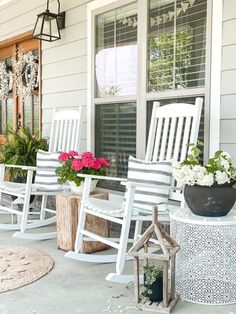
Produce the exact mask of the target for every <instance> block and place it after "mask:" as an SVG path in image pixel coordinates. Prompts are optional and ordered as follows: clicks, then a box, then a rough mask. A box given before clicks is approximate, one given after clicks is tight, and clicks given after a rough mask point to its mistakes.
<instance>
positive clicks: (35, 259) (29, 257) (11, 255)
mask: <svg viewBox="0 0 236 314" xmlns="http://www.w3.org/2000/svg"><path fill="white" fill-rule="evenodd" d="M53 265H54V262H53V260H52V259H51V257H50V256H48V255H47V254H45V253H44V252H42V251H39V250H35V249H31V248H25V247H5V246H0V293H3V292H7V291H10V290H14V289H17V288H20V287H23V286H25V285H28V284H30V283H32V282H34V281H36V280H38V279H39V278H41V277H43V276H45V275H46V274H48V273H49V272H50V270H51V269H52V268H53Z"/></svg>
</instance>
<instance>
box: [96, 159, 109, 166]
mask: <svg viewBox="0 0 236 314" xmlns="http://www.w3.org/2000/svg"><path fill="white" fill-rule="evenodd" d="M98 159H99V161H100V163H101V165H102V166H104V167H106V168H108V167H109V162H108V161H107V160H106V159H105V158H102V157H101V158H98Z"/></svg>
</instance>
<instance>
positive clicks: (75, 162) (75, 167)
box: [71, 158, 83, 171]
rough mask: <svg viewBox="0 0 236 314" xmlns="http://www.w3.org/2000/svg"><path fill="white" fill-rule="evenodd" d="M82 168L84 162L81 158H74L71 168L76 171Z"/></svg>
mask: <svg viewBox="0 0 236 314" xmlns="http://www.w3.org/2000/svg"><path fill="white" fill-rule="evenodd" d="M82 168H83V163H82V160H81V159H79V158H76V159H74V160H72V163H71V169H73V170H75V171H79V170H81V169H82Z"/></svg>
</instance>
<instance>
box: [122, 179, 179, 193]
mask: <svg viewBox="0 0 236 314" xmlns="http://www.w3.org/2000/svg"><path fill="white" fill-rule="evenodd" d="M121 184H122V185H126V186H127V187H136V188H150V189H162V190H169V191H176V190H178V191H181V190H182V189H183V188H181V187H179V186H173V185H161V184H150V183H137V182H128V181H127V182H126V183H123V182H122V183H121Z"/></svg>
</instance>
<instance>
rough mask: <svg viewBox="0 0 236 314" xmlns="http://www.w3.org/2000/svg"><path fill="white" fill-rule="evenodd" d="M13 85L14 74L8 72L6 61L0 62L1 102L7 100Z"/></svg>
mask: <svg viewBox="0 0 236 314" xmlns="http://www.w3.org/2000/svg"><path fill="white" fill-rule="evenodd" d="M11 84H12V72H10V71H9V72H8V71H7V66H6V63H5V62H4V61H0V100H5V99H7V97H8V95H9V92H10V88H11V87H10V85H11Z"/></svg>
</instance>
